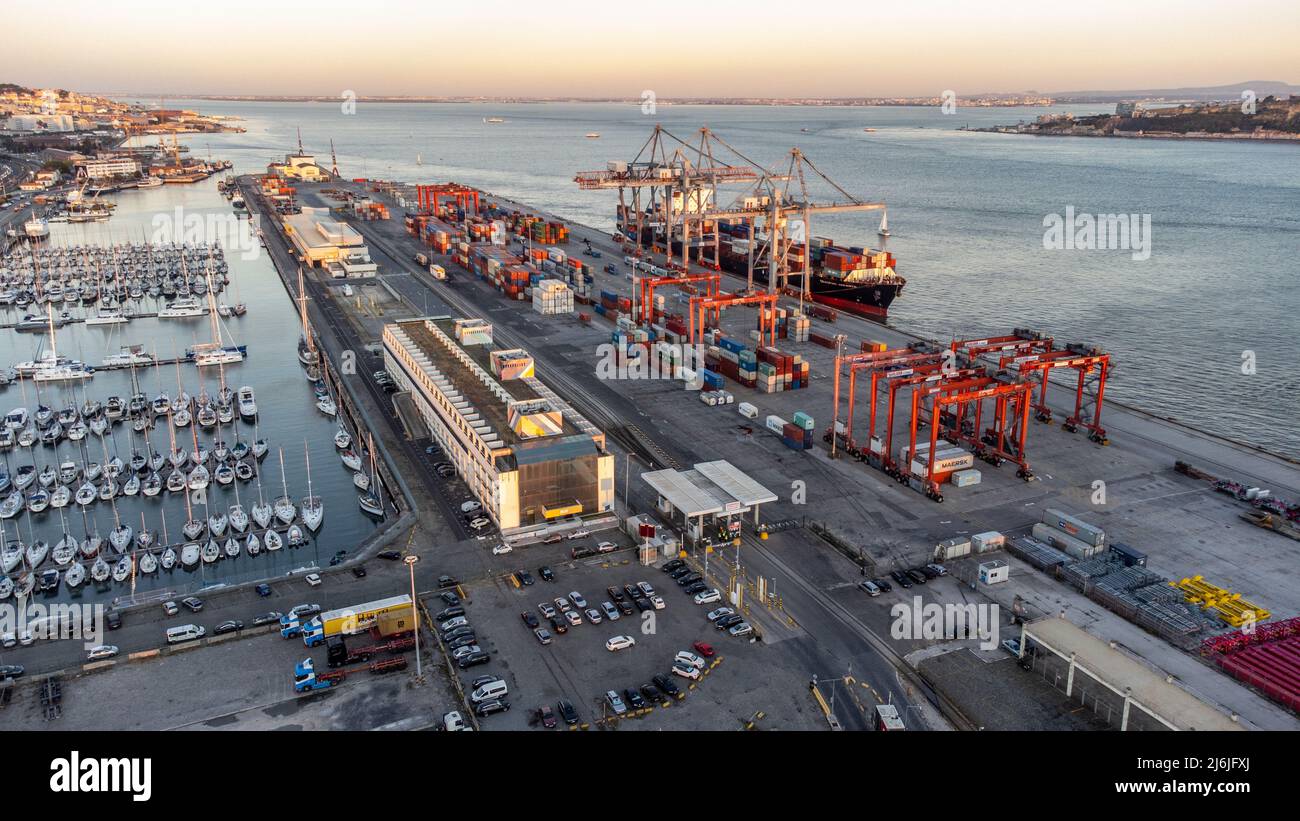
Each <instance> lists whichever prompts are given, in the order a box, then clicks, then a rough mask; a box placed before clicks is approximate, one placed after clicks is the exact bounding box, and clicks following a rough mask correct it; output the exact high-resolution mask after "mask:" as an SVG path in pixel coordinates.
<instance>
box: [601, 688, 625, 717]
mask: <svg viewBox="0 0 1300 821" xmlns="http://www.w3.org/2000/svg"><path fill="white" fill-rule="evenodd" d="M605 703H606V704H608V705H609V709H611V710H613V711H614V715H616V716H621V715H623V714H624V713H626V712H627V705H626V704H624V703H623V699H622V697H621V696H619V694H618V693H617V692H616V691H614V690H606V691H605Z"/></svg>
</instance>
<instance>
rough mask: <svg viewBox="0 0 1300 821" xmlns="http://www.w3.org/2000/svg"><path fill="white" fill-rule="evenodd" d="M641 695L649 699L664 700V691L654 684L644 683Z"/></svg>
mask: <svg viewBox="0 0 1300 821" xmlns="http://www.w3.org/2000/svg"><path fill="white" fill-rule="evenodd" d="M641 695H643V696H645V697H646V699H647V700H648V701H663V698H664V694H663V691H662V690H660V689H659V688H658V687H656V686H654V685H653V684H642V685H641Z"/></svg>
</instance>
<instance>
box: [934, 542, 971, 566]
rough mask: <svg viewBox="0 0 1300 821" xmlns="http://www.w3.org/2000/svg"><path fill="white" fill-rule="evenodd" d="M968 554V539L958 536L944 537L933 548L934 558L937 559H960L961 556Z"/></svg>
mask: <svg viewBox="0 0 1300 821" xmlns="http://www.w3.org/2000/svg"><path fill="white" fill-rule="evenodd" d="M969 555H970V539H969V538H966V537H958V538H955V539H944V540H943V541H942V542H939V544H938V545H936V546H935V548H934V558H935V559H936V560H937V561H947V560H952V559H960V558H961V557H962V556H969Z"/></svg>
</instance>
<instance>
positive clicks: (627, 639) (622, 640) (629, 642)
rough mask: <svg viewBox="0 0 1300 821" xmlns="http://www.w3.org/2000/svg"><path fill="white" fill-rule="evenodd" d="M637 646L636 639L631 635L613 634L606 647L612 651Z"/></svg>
mask: <svg viewBox="0 0 1300 821" xmlns="http://www.w3.org/2000/svg"><path fill="white" fill-rule="evenodd" d="M634 646H636V639H634V638H632V637H631V636H613V637H611V638H610V639H609V640H608V641H606V642H605V649H606V650H608V651H609V652H611V653H617V652H618V651H619V650H626V649H627V648H629V647H634Z"/></svg>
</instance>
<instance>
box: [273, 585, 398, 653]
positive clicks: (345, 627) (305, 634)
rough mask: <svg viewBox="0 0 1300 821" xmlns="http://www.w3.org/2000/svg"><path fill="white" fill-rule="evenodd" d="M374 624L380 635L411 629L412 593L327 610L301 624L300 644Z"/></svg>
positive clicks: (313, 643) (311, 644)
mask: <svg viewBox="0 0 1300 821" xmlns="http://www.w3.org/2000/svg"><path fill="white" fill-rule="evenodd" d="M376 625H378V626H379V627H380V628H381V630H382V631H383V632H382V633H381V635H380V637H383V636H392V635H396V634H398V633H402V632H406V631H413V630H414V629H415V613H414V609H413V607H412V605H411V597H410V596H408V595H405V594H403V595H401V596H391V597H389V598H386V599H379V600H377V601H372V602H366V603H365V604H358V605H355V606H353V607H343V608H340V609H338V610H330V611H328V612H325V613H321V614H320V615H319V616H316V617H315V618H313V619H312V620H311V621H309V622H307V623H306V624H304V625H302V626H301V628H300V630H299V632H300V633H301V635H302V643H303V644H305V645H307V646H308V647H316V646H317V645H321V644H324V643H325V642H326V640H328V639H329V638H331V637H332V636H347V635H355V634H357V633H364V632H366V631H368V630H370V629H371V628H372V627H374V626H376ZM280 633H281V635H283V636H285V638H290V637H291V636H290V635H288V634H286V633H285V631H284V629H282V630H281V631H280Z"/></svg>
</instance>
